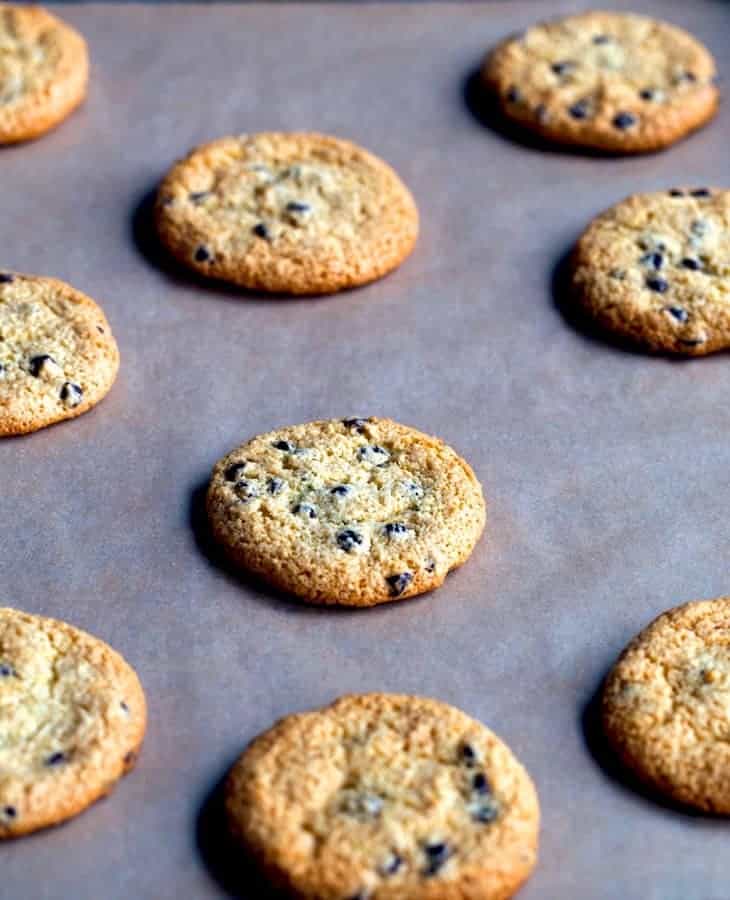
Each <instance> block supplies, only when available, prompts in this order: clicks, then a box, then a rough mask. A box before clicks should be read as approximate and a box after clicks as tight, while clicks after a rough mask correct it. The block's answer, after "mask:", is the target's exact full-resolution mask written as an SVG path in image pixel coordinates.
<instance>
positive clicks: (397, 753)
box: [226, 694, 540, 900]
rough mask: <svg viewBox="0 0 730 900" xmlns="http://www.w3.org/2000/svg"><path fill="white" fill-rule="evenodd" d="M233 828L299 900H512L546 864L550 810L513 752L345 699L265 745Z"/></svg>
mask: <svg viewBox="0 0 730 900" xmlns="http://www.w3.org/2000/svg"><path fill="white" fill-rule="evenodd" d="M226 805H227V810H228V819H229V822H230V826H231V830H232V832H233V834H234V836H235V837H236V838H237V839H238V840H239V841H241V842H242V843H243V845H244V846H245V847H246V848H247V850H248V851H249V853H250V854H251V855H252V856H253V858H254V859H255V860H256V861H257V862H258V863H259V864H260V866H261V867H262V869H263V870H264V872H265V873H266V874H267V875H268V876H269V878H270V879H271V880H272V881H273V882H274V883H275V884H276V885H278V886H279V887H281V888H283V889H284V890H285V891H286V893H287V895H289V896H292V897H297V898H300V900H355V898H358V900H505V898H508V897H511V896H513V894H514V893H515V892H516V891H517V889H518V888H519V886H520V885H521V884H522V883H523V882H524V881H525V880H526V879H527V878H528V877H529V875H530V873H531V872H532V870H533V868H534V866H535V863H536V861H537V845H538V831H539V824H540V810H539V806H538V799H537V794H536V792H535V788H534V786H533V784H532V781H531V780H530V777H529V775H528V774H527V772H526V771H525V769H524V768H523V767H522V766H521V765H520V763H519V762H518V761H517V760H516V759H515V757H514V756H513V755H512V752H511V751H510V750H509V748H508V747H507V746H506V745H505V744H504V743H502V741H501V740H500V739H499V738H498V737H497V736H496V735H495V734H493V733H492V732H491V731H490V730H489V729H488V728H485V727H484V725H482V724H481V723H479V722H477V721H476V720H474V719H472V718H470V717H469V716H467V715H466V714H465V713H463V712H461V711H460V710H458V709H456V708H455V707H453V706H449V705H447V704H446V703H441V702H439V701H437V700H429V699H425V698H423V697H409V696H405V695H397V694H364V695H353V696H346V697H341V698H340V699H339V700H337V701H336V702H335V703H333V704H332V705H330V706H327V707H325V708H323V709H319V710H315V711H314V712H308V713H303V714H300V715H293V716H288V717H287V718H285V719H282V720H281V721H280V722H279V723H278V724H276V725H274V727H273V728H271V729H270V730H269V731H267V732H265V733H264V734H262V735H261V736H259V737H258V738H257V739H256V740H255V741H254V742H253V743H252V744H251V745H250V746H249V748H248V749H247V750H246V752H245V753H244V754H243V756H241V758H240V759H239V760H238V762H237V763H236V764H235V765H234V766H233V769H232V771H231V773H230V776H229V778H228V783H227V788H226Z"/></svg>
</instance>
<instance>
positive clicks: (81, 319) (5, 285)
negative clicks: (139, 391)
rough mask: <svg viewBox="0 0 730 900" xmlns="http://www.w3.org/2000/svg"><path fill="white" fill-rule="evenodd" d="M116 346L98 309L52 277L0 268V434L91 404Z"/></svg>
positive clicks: (103, 387) (101, 392) (108, 381)
mask: <svg viewBox="0 0 730 900" xmlns="http://www.w3.org/2000/svg"><path fill="white" fill-rule="evenodd" d="M118 368H119V351H118V349H117V344H116V341H115V340H114V337H113V335H112V332H111V329H110V327H109V323H108V322H107V320H106V318H105V316H104V313H103V312H102V311H101V309H99V307H98V306H97V305H96V303H94V301H93V300H91V299H90V298H89V297H86V296H85V295H84V294H82V293H81V292H80V291H77V290H74V288H72V287H70V286H69V285H68V284H65V283H64V282H62V281H57V280H56V279H55V278H41V277H38V276H34V275H17V274H10V273H7V272H6V273H0V436H4V435H13V434H24V433H26V432H29V431H37V430H38V429H39V428H43V427H45V426H46V425H51V424H52V423H54V422H59V421H61V420H62V419H71V418H74V417H75V416H79V415H81V413H84V412H86V411H87V410H89V409H91V407H92V406H95V405H96V404H97V403H98V402H99V401H100V400H101V399H102V398H103V397H104V396H105V395H106V393H107V392H108V391H109V389H110V388H111V386H112V384H113V383H114V379H115V378H116V374H117V370H118Z"/></svg>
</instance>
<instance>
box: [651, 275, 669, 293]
mask: <svg viewBox="0 0 730 900" xmlns="http://www.w3.org/2000/svg"><path fill="white" fill-rule="evenodd" d="M646 286H647V287H648V288H649V290H650V291H656V292H657V294H666V292H667V291H668V290H669V283H668V282H666V281H665V280H664V279H663V278H647V279H646Z"/></svg>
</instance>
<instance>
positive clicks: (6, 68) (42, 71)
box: [0, 4, 89, 144]
mask: <svg viewBox="0 0 730 900" xmlns="http://www.w3.org/2000/svg"><path fill="white" fill-rule="evenodd" d="M88 77H89V58H88V51H87V48H86V41H85V40H84V39H83V37H82V36H81V35H80V34H79V33H78V32H77V31H75V30H74V29H73V28H72V27H71V26H70V25H67V24H66V23H65V22H62V21H60V20H59V19H57V18H56V17H55V16H53V15H51V13H49V12H48V11H47V10H45V9H43V8H42V7H40V6H14V5H11V4H3V6H2V8H0V144H12V143H16V142H18V141H27V140H30V139H32V138H36V137H39V136H40V135H42V134H44V133H45V132H46V131H49V130H50V129H51V128H54V127H55V126H56V125H58V124H59V123H60V122H62V121H63V120H64V119H65V118H66V117H67V116H68V115H69V114H70V113H71V112H72V111H73V110H74V109H75V108H76V107H77V106H78V105H79V104H80V103H81V102H82V101H83V99H84V97H85V96H86V86H87V82H88Z"/></svg>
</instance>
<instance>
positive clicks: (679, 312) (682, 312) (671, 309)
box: [664, 306, 689, 322]
mask: <svg viewBox="0 0 730 900" xmlns="http://www.w3.org/2000/svg"><path fill="white" fill-rule="evenodd" d="M664 312H665V313H669V315H670V316H671V317H672V318H673V319H676V320H677V321H678V322H686V321H687V319H689V315H688V313H687V310H686V309H682V307H681V306H665V307H664Z"/></svg>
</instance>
